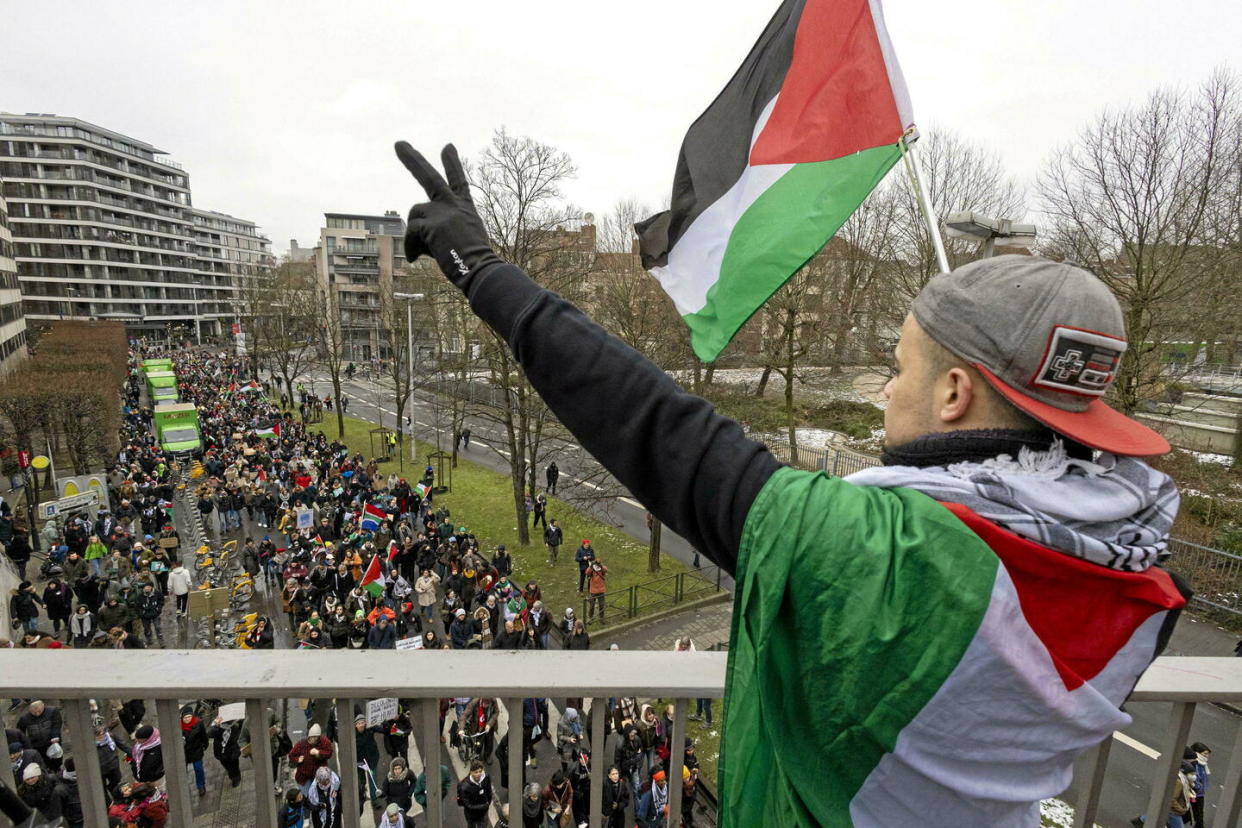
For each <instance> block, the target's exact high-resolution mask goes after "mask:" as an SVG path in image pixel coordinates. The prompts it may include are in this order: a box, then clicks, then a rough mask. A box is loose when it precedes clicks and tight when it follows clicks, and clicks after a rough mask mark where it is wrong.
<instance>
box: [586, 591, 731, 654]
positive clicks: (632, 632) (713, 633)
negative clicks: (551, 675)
mask: <svg viewBox="0 0 1242 828" xmlns="http://www.w3.org/2000/svg"><path fill="white" fill-rule="evenodd" d="M732 617H733V602H732V601H727V602H724V603H718V604H709V605H708V606H705V607H697V608H695V609H690V610H686V611H685V612H680V613H676V614H674V615H668V616H665V617H663V618H658V619H655V620H653V621H650V622H648V623H646V624H639V625H638V626H636V627H630V628H629V629H627V630H625V631H624V632H622V633H620V634H619V635H615V636H613V635H609V634H608V633H607V631H604V632H603V633H602V634H600V635H599V636H598V637H596V636H592V638H591V649H592V650H603V649H607V648H608V647H609V646H610V645H612V644H616V645H617V646H618V647H620V648H621V649H622V650H671V649H673V644H674V643H675V642H676V641H677V639H678V638H680V637H681V636H683V635H688V636H690V638H692V639H693V640H694V646H695V649H698V650H707V649H709V648H711V647H713V646H715V645H717V644H727V643H728V641H729V622H730V619H731V618H732Z"/></svg>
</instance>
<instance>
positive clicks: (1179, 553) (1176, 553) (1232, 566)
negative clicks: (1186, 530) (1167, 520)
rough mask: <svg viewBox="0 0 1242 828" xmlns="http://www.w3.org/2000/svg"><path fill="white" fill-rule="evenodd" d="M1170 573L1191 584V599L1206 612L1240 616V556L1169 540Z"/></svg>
mask: <svg viewBox="0 0 1242 828" xmlns="http://www.w3.org/2000/svg"><path fill="white" fill-rule="evenodd" d="M1169 551H1171V552H1172V553H1173V555H1172V557H1171V558H1169V562H1168V567H1169V569H1171V570H1173V571H1174V572H1176V573H1177V574H1178V575H1181V576H1182V577H1183V578H1185V579H1186V580H1187V581H1189V582H1190V586H1191V588H1192V589H1194V591H1195V596H1194V598H1193V599H1191V602H1192V603H1193V604H1199V605H1201V606H1202V607H1204V608H1206V609H1208V610H1217V611H1220V612H1224V613H1228V614H1230V615H1235V616H1242V597H1240V594H1242V555H1235V554H1233V553H1232V552H1226V551H1224V550H1223V549H1213V548H1212V547H1210V546H1200V545H1199V544H1197V543H1191V542H1190V541H1184V540H1179V539H1177V538H1171V539H1170V540H1169Z"/></svg>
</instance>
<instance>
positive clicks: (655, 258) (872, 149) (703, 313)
mask: <svg viewBox="0 0 1242 828" xmlns="http://www.w3.org/2000/svg"><path fill="white" fill-rule="evenodd" d="M912 123H913V115H912V111H911V107H910V98H909V95H908V94H907V92H906V85H905V81H904V80H903V78H902V76H901V68H900V67H899V66H898V65H897V57H896V55H895V54H894V52H893V46H892V43H891V42H890V41H889V38H888V33H887V31H885V28H884V18H883V15H882V13H881V10H880V0H785V2H784V3H782V4H781V7H780V9H778V10H777V12H776V15H775V16H774V17H773V18H772V19H771V21H769V23H768V26H767V28H766V29H765V30H764V32H763V34H762V35H761V36H760V38H759V40H758V42H757V43H755V45H754V47H752V49H751V51H750V54H749V55H747V57H746V60H745V62H744V63H743V64H742V66H741V68H739V69H738V71H737V73H736V74H735V75H734V76H733V79H732V80H730V81H729V83H728V85H727V86H725V88H724V90H723V91H722V92H721V93H720V94H719V95H718V96H717V97H716V100H715V101H713V102H712V104H711V106H709V107H708V108H707V110H706V111H705V112H704V113H703V114H702V115H700V116H699V118H698V119H697V120H696V121H695V122H694V123H693V124H692V125H691V126H690V129H689V131H688V132H687V133H686V137H685V139H684V140H683V141H682V145H681V154H680V156H679V157H678V159H677V170H676V173H675V174H674V176H673V195H672V202H671V204H672V207H671V209H669V210H666V211H664V212H662V213H659V214H657V215H655V216H652V217H651V218H649V219H647V220H646V221H644V222H642V223H640V224H638V225H637V226H636V229H637V231H638V237H639V240H640V248H641V252H642V259H643V266H644V267H646V268H648V269H649V270H651V272H652V274H653V275H654V276H655V277H656V278H657V279H658V280H659V281H660V284H661V285H662V286H663V287H664V290H665V292H666V293H668V295H669V296H670V297H671V298H672V300H673V303H674V304H675V305H676V306H677V310H678V312H679V313H680V314H681V316H682V318H683V319H684V320H685V322H686V324H687V326H689V328H690V340H691V344H692V345H693V346H694V352H695V353H696V354H698V355H699V357H700V358H701V359H703V360H705V361H708V362H710V361H711V360H714V359H715V358H716V357H717V356H719V355H720V352H721V351H722V350H724V348H725V346H726V345H728V344H729V341H730V340H731V339H732V338H733V336H734V335H735V334H736V333H737V331H738V329H739V328H741V327H742V325H744V324H745V323H746V320H748V319H750V317H751V316H752V315H753V314H754V313H755V311H757V310H759V308H760V307H762V306H763V303H764V302H766V301H767V300H768V298H769V297H771V296H772V294H773V293H775V292H776V291H777V290H779V289H780V287H781V286H782V285H784V284H785V282H787V281H788V280H789V278H790V277H791V276H793V274H794V273H796V272H797V271H798V270H799V269H800V268H801V267H802V266H803V265H804V264H806V263H807V262H808V261H809V260H810V259H811V258H812V257H814V256H815V254H816V253H818V252H819V251H820V249H821V248H822V247H823V246H824V245H825V244H826V243H827V242H828V240H829V239H830V238H832V236H833V234H834V233H836V232H837V230H839V229H840V227H841V225H842V224H844V223H845V221H846V220H847V219H848V218H849V217H850V216H851V215H852V214H853V212H854V211H855V210H857V209H858V207H859V205H860V204H862V202H863V199H865V198H866V197H867V195H868V194H869V193H870V192H871V191H872V190H873V189H875V187H876V185H878V184H879V183H880V181H881V180H882V179H883V178H884V175H885V173H887V172H888V171H889V169H890V168H891V167H892V166H893V164H895V163H896V162H897V160H898V159H899V158H900V157H901V147H900V143H899V142H900V141H901V139H902V135H903V133H904V132H905V131H906V128H907V127H909V126H911V125H912Z"/></svg>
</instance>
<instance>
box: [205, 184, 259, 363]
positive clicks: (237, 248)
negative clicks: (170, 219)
mask: <svg viewBox="0 0 1242 828" xmlns="http://www.w3.org/2000/svg"><path fill="white" fill-rule="evenodd" d="M189 212H190V218H191V220H192V221H193V222H194V226H193V228H192V231H193V234H194V261H195V267H196V269H197V276H198V278H197V282H196V284H195V287H194V291H195V293H194V298H195V306H196V309H197V310H196V314H195V319H196V324H197V326H198V330H197V331H196V333H197V334H198V336H197V337H196V338H197V339H198V340H201V339H202V337H204V336H220V335H222V334H225V333H228V331H229V326H230V325H232V324H233V323H234V322H238V323H240V322H241V318H242V317H243V316H244V315H245V311H244V309H245V307H246V306H247V304H248V303H247V302H246V298H245V296H244V293H245V292H246V291H250V290H254V289H255V288H256V287H257V286H258V283H259V280H260V279H262V278H263V276H264V274H266V273H267V271H268V269H269V268H270V267H271V266H272V264H273V261H272V245H271V242H269V241H268V240H267V239H266V238H265V237H264V236H263V235H261V234H260V233H259V228H258V227H257V226H256V225H255V223H254V222H253V221H247V220H246V219H239V218H236V217H234V216H230V215H227V214H225V213H217V212H214V211H212V210H200V209H199V208H197V207H191V208H190V211H189ZM243 327H244V326H243Z"/></svg>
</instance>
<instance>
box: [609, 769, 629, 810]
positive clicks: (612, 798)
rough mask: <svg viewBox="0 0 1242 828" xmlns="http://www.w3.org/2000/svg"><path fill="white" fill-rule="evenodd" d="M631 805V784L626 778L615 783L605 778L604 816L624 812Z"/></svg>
mask: <svg viewBox="0 0 1242 828" xmlns="http://www.w3.org/2000/svg"><path fill="white" fill-rule="evenodd" d="M629 804H630V783H629V782H627V781H626V780H625V778H624V777H622V778H621V779H618V780H617V781H616V782H613V781H612V780H611V779H609V778H608V777H604V816H605V817H609V816H612V814H614V813H616V812H618V811H624V810H625V809H626V808H627V807H628V806H629Z"/></svg>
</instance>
